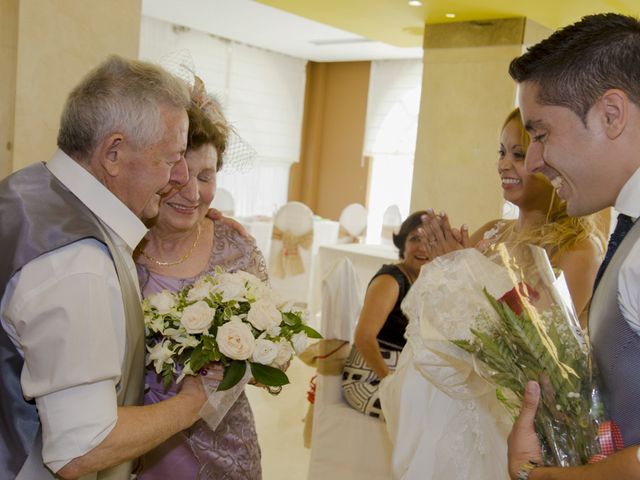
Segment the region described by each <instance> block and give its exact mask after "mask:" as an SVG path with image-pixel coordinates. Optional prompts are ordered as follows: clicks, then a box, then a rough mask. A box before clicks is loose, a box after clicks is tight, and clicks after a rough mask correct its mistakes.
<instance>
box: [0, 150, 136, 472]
mask: <svg viewBox="0 0 640 480" xmlns="http://www.w3.org/2000/svg"><path fill="white" fill-rule="evenodd" d="M47 167H48V168H49V170H50V171H51V172H52V173H53V174H54V175H55V176H56V177H57V178H58V179H59V180H60V181H61V182H62V183H63V184H64V185H65V186H66V187H67V188H68V189H69V190H70V191H71V192H72V193H73V194H74V195H76V196H77V197H78V198H79V199H80V200H81V201H82V202H83V203H84V204H85V205H86V206H87V207H88V208H89V209H90V210H91V211H92V212H93V213H94V214H95V215H96V216H97V217H98V218H99V219H100V220H101V221H102V223H103V224H104V225H105V227H106V228H108V229H109V230H110V233H112V234H113V237H114V239H115V243H116V247H117V248H119V249H120V250H121V251H122V252H123V256H124V257H125V258H126V259H127V263H128V266H129V269H130V270H131V272H132V275H133V278H136V273H135V265H134V263H133V260H132V259H131V254H132V252H133V249H134V248H135V246H136V245H137V244H138V243H139V241H140V240H141V239H142V237H143V236H144V235H145V233H146V228H145V226H144V224H143V223H142V222H141V221H140V220H139V219H138V218H137V217H136V216H135V215H134V214H133V213H132V212H131V211H130V210H129V209H128V208H127V207H126V206H125V205H124V204H123V203H122V202H120V200H118V198H117V197H115V196H114V195H113V194H112V193H111V192H110V191H109V190H108V189H107V188H106V187H104V186H103V185H102V184H101V183H100V182H98V181H97V180H96V179H95V177H93V176H92V175H91V174H90V173H89V172H88V171H87V170H85V169H84V168H83V167H81V166H80V165H79V164H78V163H76V162H75V161H74V160H73V159H71V158H69V157H68V156H67V155H66V154H65V153H64V152H62V151H60V150H58V151H57V152H56V154H55V155H54V156H53V158H52V159H51V160H50V161H49V162H48V163H47ZM0 321H1V323H2V326H3V328H4V329H5V331H6V332H7V333H8V335H9V336H10V338H11V340H12V341H13V343H14V344H15V345H16V347H17V348H18V350H19V351H20V352H21V354H22V355H23V357H24V360H25V362H24V366H23V369H22V374H21V385H22V390H23V394H24V396H25V398H27V399H31V398H35V401H36V405H37V407H38V414H39V416H40V421H41V423H42V436H43V449H42V456H43V459H44V462H45V464H46V465H47V466H48V467H49V468H50V469H51V470H52V471H54V472H57V471H58V470H59V469H60V468H62V467H63V466H64V465H66V464H67V463H68V462H69V461H71V460H73V459H74V458H76V457H79V456H82V455H84V454H85V453H87V452H88V451H90V450H92V449H93V448H94V447H96V446H97V445H98V444H99V443H100V442H101V441H102V440H104V438H105V437H106V436H107V435H108V434H109V432H110V431H111V430H112V429H113V427H114V426H115V423H116V420H117V401H116V384H117V382H118V381H119V379H120V374H121V365H122V361H123V359H124V350H125V317H124V307H123V304H122V295H121V291H120V285H119V283H118V277H117V274H116V270H115V267H114V264H113V261H112V260H111V257H110V255H109V252H108V250H107V248H106V246H105V245H104V244H102V243H100V242H98V241H97V240H95V239H84V240H81V241H78V242H75V243H73V244H70V245H67V246H65V247H62V248H59V249H57V250H54V251H52V252H49V253H46V254H44V255H42V256H40V257H38V258H36V259H35V260H32V261H31V262H29V263H28V264H27V265H25V266H24V267H23V268H22V270H21V271H19V272H18V273H16V274H15V275H14V276H13V277H12V278H11V279H10V281H9V283H8V284H7V288H6V291H5V294H4V296H3V297H2V300H1V302H0Z"/></svg>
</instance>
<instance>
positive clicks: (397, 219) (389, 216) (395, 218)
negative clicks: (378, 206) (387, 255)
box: [380, 205, 402, 245]
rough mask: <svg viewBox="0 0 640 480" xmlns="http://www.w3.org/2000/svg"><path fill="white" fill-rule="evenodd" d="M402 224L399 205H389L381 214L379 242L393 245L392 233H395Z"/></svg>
mask: <svg viewBox="0 0 640 480" xmlns="http://www.w3.org/2000/svg"><path fill="white" fill-rule="evenodd" d="M400 225H402V214H401V213H400V207H398V206H397V205H390V206H388V207H387V209H386V210H385V211H384V214H383V215H382V231H381V232H380V243H382V244H383V245H393V234H394V232H395V233H397V231H398V229H399V228H400Z"/></svg>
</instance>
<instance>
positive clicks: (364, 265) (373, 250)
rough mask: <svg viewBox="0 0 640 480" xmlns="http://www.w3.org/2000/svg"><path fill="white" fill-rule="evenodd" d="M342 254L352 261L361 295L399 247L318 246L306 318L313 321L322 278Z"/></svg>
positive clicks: (396, 257)
mask: <svg viewBox="0 0 640 480" xmlns="http://www.w3.org/2000/svg"><path fill="white" fill-rule="evenodd" d="M343 257H347V258H348V259H349V260H350V261H351V263H352V264H353V266H354V268H355V270H356V274H357V275H358V280H359V282H358V289H359V291H360V293H361V294H362V297H363V298H364V292H365V290H366V289H367V285H368V284H369V281H370V280H371V278H372V277H373V275H374V274H375V273H376V272H377V271H378V269H379V268H380V267H381V266H382V265H383V264H388V263H394V262H397V261H398V250H397V249H396V248H395V247H393V246H390V245H367V244H359V243H352V244H341V245H325V246H321V247H320V248H319V249H318V253H317V255H316V256H315V257H314V262H313V269H312V279H311V294H310V295H309V297H310V298H309V317H310V319H311V320H310V321H311V322H312V323H314V322H315V321H316V320H315V319H316V316H317V315H316V314H318V313H319V312H320V304H321V294H322V291H321V289H322V279H323V278H324V277H325V276H326V275H327V274H328V273H329V272H330V271H331V268H332V267H333V265H334V264H335V263H336V262H337V261H338V260H340V259H341V258H343Z"/></svg>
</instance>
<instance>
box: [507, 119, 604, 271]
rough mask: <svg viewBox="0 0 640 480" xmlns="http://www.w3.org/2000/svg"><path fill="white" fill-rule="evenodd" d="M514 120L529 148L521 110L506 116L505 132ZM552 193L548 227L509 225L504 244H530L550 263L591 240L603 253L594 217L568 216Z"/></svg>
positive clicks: (553, 192) (565, 207)
mask: <svg viewBox="0 0 640 480" xmlns="http://www.w3.org/2000/svg"><path fill="white" fill-rule="evenodd" d="M512 120H515V121H517V122H518V126H519V128H520V134H521V136H522V145H524V147H525V148H528V147H529V135H528V134H527V133H526V131H525V129H524V126H523V124H522V119H521V117H520V109H519V108H516V109H515V110H513V111H512V112H511V113H510V114H509V115H508V116H507V118H506V120H505V121H504V124H503V125H502V129H503V130H504V128H505V127H506V126H507V124H508V123H509V122H511V121H512ZM545 180H546V181H547V182H548V181H549V180H547V179H546V178H545ZM549 183H550V182H549ZM551 191H552V194H551V200H550V202H549V208H548V210H547V215H546V219H545V223H543V224H542V225H536V226H532V227H529V228H525V229H523V230H520V231H517V230H516V229H515V225H516V222H515V221H512V222H509V224H508V225H507V227H506V228H505V229H504V230H503V232H502V234H501V235H500V236H501V237H502V238H501V240H503V241H505V240H508V241H509V242H513V243H531V244H533V245H537V246H539V247H542V248H544V249H545V250H546V252H547V254H548V255H549V259H550V260H551V263H555V262H556V261H557V260H558V258H559V257H560V255H562V254H563V253H564V252H566V251H567V250H571V249H572V248H574V247H575V246H576V245H578V244H580V243H582V242H584V241H586V240H588V239H592V240H595V241H596V242H598V246H599V248H600V249H601V250H603V246H604V245H606V239H605V237H604V235H603V233H602V232H601V231H600V230H599V229H598V227H597V225H596V222H595V218H594V216H593V215H587V216H582V217H571V216H569V215H568V214H567V204H566V202H565V201H564V200H562V199H560V198H559V197H558V196H557V195H556V190H555V188H552V189H551Z"/></svg>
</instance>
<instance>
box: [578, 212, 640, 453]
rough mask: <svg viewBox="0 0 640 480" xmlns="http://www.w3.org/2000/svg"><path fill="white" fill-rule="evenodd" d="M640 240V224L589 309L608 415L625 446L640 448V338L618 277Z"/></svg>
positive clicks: (607, 272)
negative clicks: (623, 304)
mask: <svg viewBox="0 0 640 480" xmlns="http://www.w3.org/2000/svg"><path fill="white" fill-rule="evenodd" d="M638 240H640V222H636V223H635V225H634V226H633V227H632V228H631V230H630V231H629V233H627V235H626V236H625V237H624V240H623V241H622V243H621V244H620V246H619V247H618V249H617V250H616V253H615V254H614V255H613V258H612V259H611V262H610V263H609V265H608V266H607V269H606V270H605V273H604V275H603V276H602V279H601V280H600V283H599V284H598V288H597V289H596V291H595V292H594V294H593V299H592V301H591V307H590V308H589V336H590V338H591V343H592V345H593V353H594V357H595V360H596V365H597V367H598V370H599V379H600V382H599V383H600V389H601V396H602V399H603V402H604V406H605V414H606V415H607V417H609V418H611V419H612V420H614V421H615V422H616V423H617V424H618V426H619V427H620V430H621V432H622V438H623V440H624V444H625V446H628V445H636V444H640V337H639V336H638V334H637V333H635V332H634V331H633V330H632V329H631V328H630V327H629V324H628V323H627V321H626V320H625V319H624V317H623V316H622V312H621V311H620V305H619V304H618V274H619V272H620V267H621V266H622V264H623V263H624V261H625V259H626V258H627V256H628V255H629V252H630V251H631V249H632V247H633V246H634V245H635V244H636V242H638Z"/></svg>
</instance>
